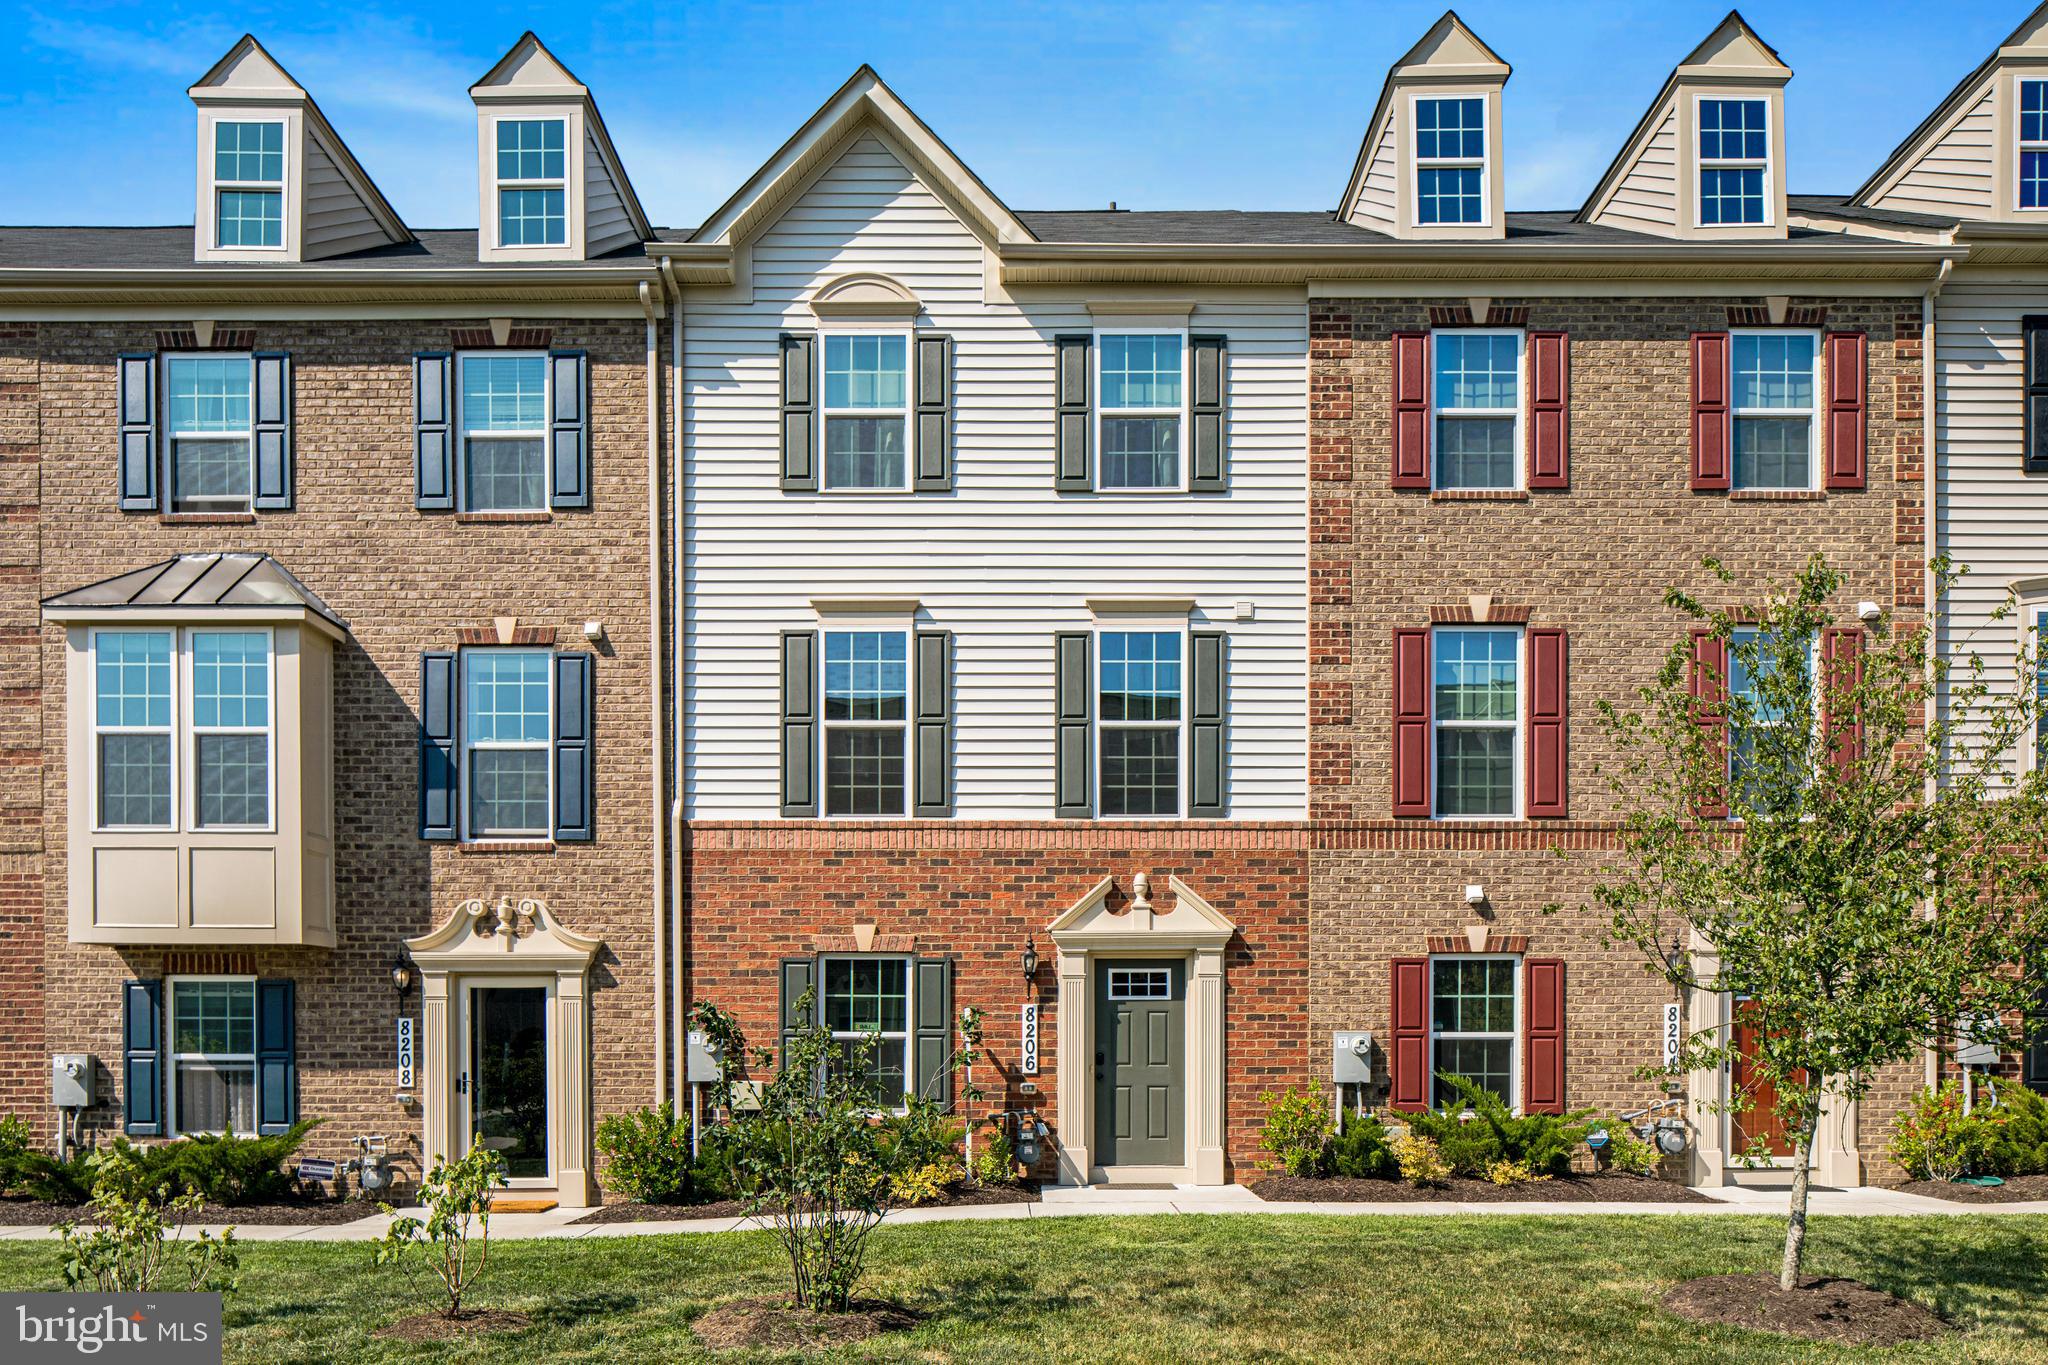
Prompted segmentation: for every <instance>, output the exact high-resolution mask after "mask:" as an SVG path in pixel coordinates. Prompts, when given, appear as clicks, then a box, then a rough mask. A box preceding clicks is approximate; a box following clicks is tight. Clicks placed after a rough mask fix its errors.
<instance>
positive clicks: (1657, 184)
mask: <svg viewBox="0 0 2048 1365" xmlns="http://www.w3.org/2000/svg"><path fill="white" fill-rule="evenodd" d="M1593 221H1595V222H1597V223H1602V224H1605V225H1606V226H1608V227H1618V228H1629V229H1632V230H1634V231H1637V232H1657V233H1662V234H1666V235H1668V234H1669V233H1670V232H1671V231H1672V230H1673V229H1674V228H1676V227H1677V226H1678V110H1677V109H1676V108H1675V107H1669V108H1666V109H1665V111H1664V116H1663V118H1661V119H1660V120H1658V123H1657V131H1656V132H1654V133H1652V134H1651V135H1650V137H1649V140H1648V141H1646V142H1645V143H1644V144H1643V150H1642V153H1641V154H1640V155H1638V156H1637V157H1636V160H1635V164H1634V165H1632V166H1630V167H1629V168H1628V170H1627V172H1626V173H1624V174H1623V175H1622V177H1621V181H1620V183H1619V184H1618V185H1616V186H1615V188H1614V192H1613V193H1612V194H1610V195H1609V196H1608V197H1607V202H1606V203H1605V204H1603V205H1601V207H1600V211H1599V212H1598V213H1596V214H1595V215H1593Z"/></svg>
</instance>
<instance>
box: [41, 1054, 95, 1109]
mask: <svg viewBox="0 0 2048 1365" xmlns="http://www.w3.org/2000/svg"><path fill="white" fill-rule="evenodd" d="M92 1073H93V1064H92V1054H91V1053H89V1052H59V1053H57V1054H56V1055H54V1056H52V1057H51V1058H50V1103H51V1104H53V1105H55V1106H56V1107H57V1108H59V1109H89V1108H91V1107H92Z"/></svg>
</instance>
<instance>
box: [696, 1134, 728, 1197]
mask: <svg viewBox="0 0 2048 1365" xmlns="http://www.w3.org/2000/svg"><path fill="white" fill-rule="evenodd" d="M739 1192H740V1187H739V1181H738V1179H737V1178H736V1177H735V1176H734V1175H733V1169H732V1145H731V1143H730V1142H729V1141H728V1140H727V1130H726V1129H724V1128H707V1129H705V1130H704V1136H703V1138H702V1139H701V1140H700V1141H699V1142H698V1144H697V1159H696V1160H695V1161H693V1162H691V1163H690V1202H691V1203H693V1204H709V1203H712V1202H713V1201H715V1200H719V1199H737V1198H739Z"/></svg>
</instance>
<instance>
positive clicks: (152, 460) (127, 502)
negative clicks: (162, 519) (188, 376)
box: [115, 355, 157, 512]
mask: <svg viewBox="0 0 2048 1365" xmlns="http://www.w3.org/2000/svg"><path fill="white" fill-rule="evenodd" d="M115 375H116V383H117V386H118V390H119V391H118V393H117V394H116V395H115V406H116V407H117V408H118V409H119V413H118V416H119V418H120V452H121V454H120V468H119V469H118V471H117V478H118V482H119V487H120V495H121V510H122V511H123V512H154V511H155V510H156V465H157V450H156V357H155V356H153V355H124V356H122V357H121V358H120V359H119V360H118V361H117V362H116V369H115Z"/></svg>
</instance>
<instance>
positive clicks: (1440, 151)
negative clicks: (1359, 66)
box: [1338, 10, 1510, 240]
mask: <svg viewBox="0 0 2048 1365" xmlns="http://www.w3.org/2000/svg"><path fill="white" fill-rule="evenodd" d="M1509 74H1510V68H1509V66H1508V64H1507V63H1506V62H1504V61H1502V60H1501V59H1500V58H1499V57H1498V56H1496V55H1495V54H1494V51H1493V49H1492V48H1489V47H1488V46H1487V45H1486V44H1485V43H1483V42H1481V41H1480V40H1479V36H1478V35H1477V34H1475V33H1474V32H1473V31H1472V30H1471V29H1469V28H1467V27H1466V26H1465V21H1464V20H1462V19H1460V18H1459V17H1458V16H1457V15H1456V14H1455V13H1453V12H1451V11H1449V10H1446V11H1445V12H1444V16H1443V18H1441V19H1439V20H1437V21H1436V23H1435V24H1434V25H1432V26H1431V27H1430V30H1429V32H1427V33H1425V34H1423V35H1422V41H1421V42H1419V43H1417V44H1416V45H1415V46H1414V47H1412V48H1410V49H1408V52H1407V54H1406V55H1404V56H1403V57H1402V58H1401V59H1400V60H1399V61H1397V62H1395V63H1394V66H1393V69H1392V70H1391V71H1389V72H1388V73H1387V83H1386V85H1385V86H1383V87H1382V88H1381V90H1380V100H1379V103H1378V104H1377V105H1376V106H1374V108H1373V112H1372V120H1371V122H1369V123H1368V124H1367V125H1366V133H1365V142H1364V144H1363V145H1362V146H1360V148H1359V151H1358V162H1357V164H1356V165H1355V166H1354V167H1353V168H1352V171H1351V183H1350V184H1349V185H1347V186H1346V187H1345V189H1344V199H1343V203H1342V206H1341V208H1340V209H1339V210H1338V217H1340V218H1342V219H1344V220H1345V221H1346V222H1350V223H1355V224H1357V225H1358V226H1359V227H1363V228H1370V229H1372V230H1373V231H1375V232H1384V233H1386V234H1387V235H1388V236H1390V237H1405V238H1420V239H1450V240H1458V239H1471V238H1499V237H1502V236H1505V235H1506V221H1507V214H1506V212H1505V210H1504V206H1503V204H1502V175H1501V135H1500V105H1501V100H1500V96H1501V89H1502V87H1503V86H1505V85H1506V84H1507V81H1508V75H1509Z"/></svg>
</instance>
